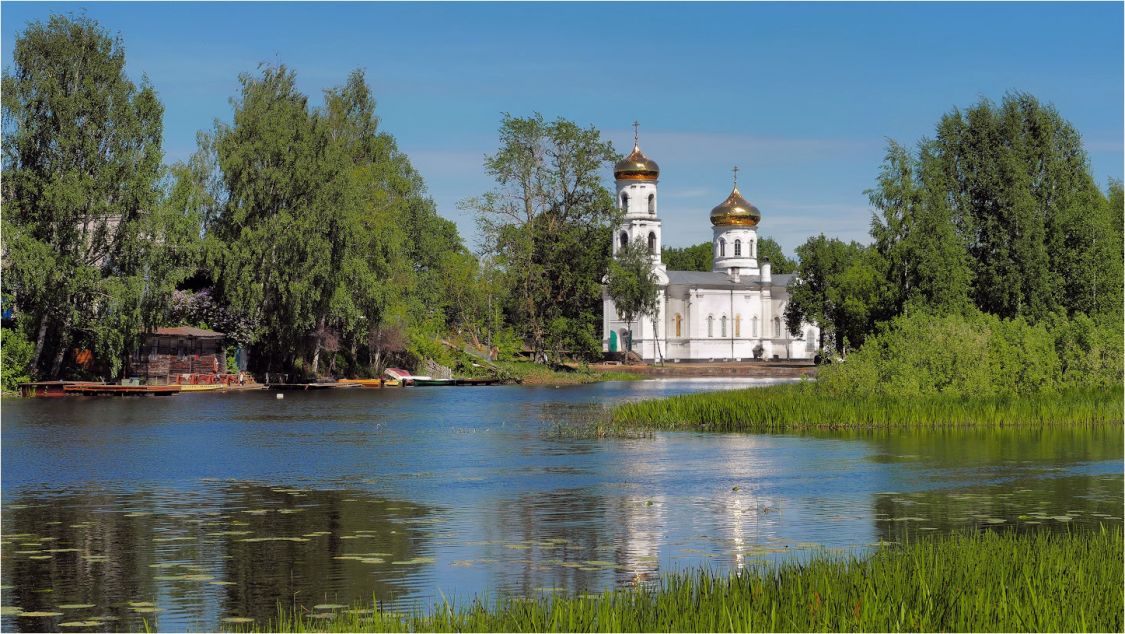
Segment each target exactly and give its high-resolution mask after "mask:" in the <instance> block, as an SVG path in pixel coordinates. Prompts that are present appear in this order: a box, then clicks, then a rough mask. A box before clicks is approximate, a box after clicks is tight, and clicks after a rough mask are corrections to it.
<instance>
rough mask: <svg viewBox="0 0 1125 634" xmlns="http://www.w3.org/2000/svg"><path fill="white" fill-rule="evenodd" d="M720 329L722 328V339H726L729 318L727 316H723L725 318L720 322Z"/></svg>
mask: <svg viewBox="0 0 1125 634" xmlns="http://www.w3.org/2000/svg"><path fill="white" fill-rule="evenodd" d="M719 327H720V328H721V330H720V331H719V332H720V334H719V336H720V337H726V336H727V316H726V315H723V318H722V319H720V320H719Z"/></svg>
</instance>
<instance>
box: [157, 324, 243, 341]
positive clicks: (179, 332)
mask: <svg viewBox="0 0 1125 634" xmlns="http://www.w3.org/2000/svg"><path fill="white" fill-rule="evenodd" d="M154 334H157V335H167V336H170V337H199V338H207V339H221V338H223V337H225V336H226V335H225V334H223V333H221V332H215V331H214V330H204V329H203V328H196V327H194V326H173V327H170V328H157V329H156V331H155V333H154Z"/></svg>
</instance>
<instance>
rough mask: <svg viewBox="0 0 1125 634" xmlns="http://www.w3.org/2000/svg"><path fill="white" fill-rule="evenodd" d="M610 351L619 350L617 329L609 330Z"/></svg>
mask: <svg viewBox="0 0 1125 634" xmlns="http://www.w3.org/2000/svg"><path fill="white" fill-rule="evenodd" d="M609 351H610V352H617V331H616V330H611V331H609Z"/></svg>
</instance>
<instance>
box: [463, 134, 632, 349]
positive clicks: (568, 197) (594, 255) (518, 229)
mask: <svg viewBox="0 0 1125 634" xmlns="http://www.w3.org/2000/svg"><path fill="white" fill-rule="evenodd" d="M616 158H617V155H616V153H615V152H614V151H613V146H612V145H611V144H610V143H608V142H605V141H602V140H601V135H600V134H599V133H598V131H597V130H596V129H594V128H592V127H591V128H580V127H579V126H577V125H575V124H574V123H573V122H571V121H567V120H566V119H561V118H560V119H556V120H555V121H553V122H550V123H548V122H547V121H545V120H544V118H543V117H542V115H539V114H536V115H534V116H531V117H527V118H518V117H513V116H511V115H505V116H504V119H503V121H502V122H501V126H500V148H499V149H498V150H497V152H496V154H494V155H492V156H489V157H487V158H486V159H485V168H486V169H487V170H488V172H489V174H491V175H492V176H493V177H494V178H495V179H496V184H497V188H496V189H495V190H493V191H491V192H488V193H486V194H484V195H482V196H479V197H476V198H471V199H467V200H464V201H462V202H461V204H460V206H461V208H462V209H468V210H472V211H474V212H475V213H476V214H477V219H478V223H479V225H480V228H481V234H482V240H483V246H484V250H485V252H486V254H487V255H489V256H491V257H492V258H493V262H494V263H495V265H496V266H497V267H498V268H499V269H500V270H501V271H503V274H504V277H505V278H506V280H507V284H508V289H509V292H508V293H507V298H508V303H507V306H506V310H505V312H506V320H507V322H508V323H509V324H512V325H514V326H516V327H518V328H520V329H521V330H522V333H521V334H522V335H523V336H524V337H525V338H526V339H527V340H528V342H529V345H530V346H531V348H532V350H533V351H534V352H535V354H536V356H539V355H540V353H542V352H543V351H544V350H545V349H546V348H547V347H548V346H549V345H550V342H551V341H554V342H559V341H564V340H573V334H574V333H575V332H582V330H583V329H582V328H576V327H575V325H574V320H578V321H579V322H583V323H589V324H596V323H597V315H598V313H599V312H600V303H601V292H602V291H601V286H600V281H601V280H602V278H603V277H604V276H605V274H606V270H607V268H608V265H609V245H610V241H611V228H612V227H613V226H614V224H615V223H616V219H617V215H618V212H617V210H616V209H615V206H614V204H613V196H612V195H611V194H610V193H609V191H608V190H607V189H606V188H605V186H604V185H603V184H602V182H601V172H602V170H603V169H604V168H605V167H606V166H607V165H609V164H610V163H612V162H613V161H614V160H616ZM560 318H562V319H563V320H561V321H560ZM559 328H561V329H562V330H558V329H559Z"/></svg>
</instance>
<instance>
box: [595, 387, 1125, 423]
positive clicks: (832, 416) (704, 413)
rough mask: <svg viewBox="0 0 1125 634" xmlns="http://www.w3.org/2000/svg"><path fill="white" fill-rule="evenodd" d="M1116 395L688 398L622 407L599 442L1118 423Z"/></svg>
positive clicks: (779, 390) (759, 393)
mask: <svg viewBox="0 0 1125 634" xmlns="http://www.w3.org/2000/svg"><path fill="white" fill-rule="evenodd" d="M1123 405H1125V399H1123V397H1122V390H1121V388H1117V389H1105V388H1102V389H1088V390H1074V391H1067V392H1060V393H1041V394H1035V395H1030V396H1002V397H957V396H948V395H935V396H919V397H900V398H892V397H849V396H838V395H827V394H822V393H820V392H818V391H817V390H816V387H815V385H814V384H810V383H802V384H790V385H773V386H769V387H764V388H753V389H747V390H732V391H724V392H707V393H702V394H688V395H684V396H674V397H671V398H665V399H658V400H651V401H640V402H635V403H625V404H622V405H618V406H616V407H614V408H612V409H611V410H610V411H609V413H608V416H607V420H606V421H605V422H603V423H601V426H602V429H601V431H602V432H604V435H615V434H616V433H617V432H619V431H624V430H626V429H629V428H636V427H639V428H644V429H658V430H697V431H716V432H733V431H756V432H769V431H789V430H800V429H809V428H829V429H832V428H850V427H922V426H939V425H988V426H997V427H1004V426H1016V425H1051V424H1070V425H1087V424H1101V423H1121V422H1122V408H1123Z"/></svg>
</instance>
